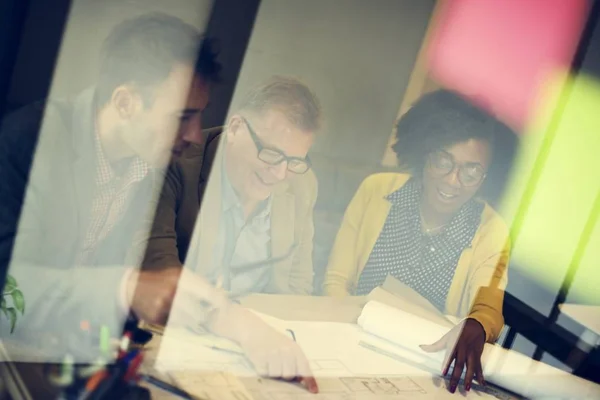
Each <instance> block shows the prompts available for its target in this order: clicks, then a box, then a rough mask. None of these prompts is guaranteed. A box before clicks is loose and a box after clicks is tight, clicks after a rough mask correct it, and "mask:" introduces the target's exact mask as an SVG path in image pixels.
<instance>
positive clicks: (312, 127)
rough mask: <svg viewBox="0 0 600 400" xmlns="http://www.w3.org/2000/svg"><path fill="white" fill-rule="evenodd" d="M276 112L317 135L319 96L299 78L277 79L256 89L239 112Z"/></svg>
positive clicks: (319, 114)
mask: <svg viewBox="0 0 600 400" xmlns="http://www.w3.org/2000/svg"><path fill="white" fill-rule="evenodd" d="M273 109H275V110H277V111H280V112H281V113H283V115H285V117H286V118H287V119H288V120H289V121H290V122H291V123H293V124H294V125H295V126H297V127H298V128H300V129H301V130H303V131H306V132H316V131H318V130H319V128H320V126H321V105H320V104H319V100H318V99H317V96H316V95H315V94H314V93H313V92H312V91H311V90H310V89H309V88H308V87H307V86H306V85H305V84H303V83H302V82H300V81H299V80H298V79H296V78H292V77H286V76H274V77H272V78H271V79H269V80H267V81H266V82H264V83H263V84H261V85H259V86H257V87H255V88H253V89H252V90H251V91H250V92H249V93H248V94H247V95H246V97H245V98H244V99H243V101H242V103H241V104H240V107H239V110H240V111H241V112H243V111H249V112H255V113H260V114H262V113H264V112H266V111H268V110H273Z"/></svg>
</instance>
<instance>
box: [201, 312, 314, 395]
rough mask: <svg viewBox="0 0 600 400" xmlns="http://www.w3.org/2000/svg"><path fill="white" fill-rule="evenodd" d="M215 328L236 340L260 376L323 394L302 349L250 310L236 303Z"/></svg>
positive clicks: (219, 318)
mask: <svg viewBox="0 0 600 400" xmlns="http://www.w3.org/2000/svg"><path fill="white" fill-rule="evenodd" d="M211 329H212V330H213V332H215V333H216V334H219V335H222V336H225V337H228V338H229V339H232V340H234V341H236V342H237V343H238V344H239V345H240V346H241V347H242V349H243V350H244V353H245V354H246V356H247V357H248V359H249V360H250V362H252V364H253V365H254V368H255V369H256V371H257V372H258V374H259V375H262V376H265V377H269V378H275V379H285V380H299V381H300V382H302V383H303V384H304V385H305V386H306V388H307V389H308V391H309V392H311V393H317V392H318V391H319V388H318V386H317V382H316V380H315V378H314V376H313V374H312V372H311V370H310V366H309V363H308V360H307V359H306V357H305V356H304V353H303V352H302V349H301V348H300V346H298V344H297V343H296V342H294V341H293V340H292V339H291V338H289V337H288V336H286V335H283V334H281V333H279V332H277V331H276V330H275V329H273V328H271V327H270V326H269V325H267V324H266V323H265V322H264V321H263V320H262V319H260V318H259V317H257V316H256V315H255V314H253V313H252V312H250V311H248V310H247V309H245V308H243V307H241V306H239V305H237V304H232V305H231V306H230V307H228V309H227V310H226V312H224V313H220V315H218V317H217V318H216V319H215V320H214V321H213V323H212V326H211Z"/></svg>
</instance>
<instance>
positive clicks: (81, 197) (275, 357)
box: [0, 14, 316, 390]
mask: <svg viewBox="0 0 600 400" xmlns="http://www.w3.org/2000/svg"><path fill="white" fill-rule="evenodd" d="M200 43H201V37H200V36H199V34H198V33H197V31H196V30H195V29H194V28H193V27H191V26H189V25H187V24H185V23H183V22H182V21H181V20H179V19H177V18H174V17H171V16H168V15H164V14H151V15H146V16H142V17H138V18H134V19H132V20H127V21H124V22H122V23H120V24H119V25H118V26H117V27H115V29H114V30H113V31H112V33H111V34H110V35H109V37H108V38H107V40H106V42H105V44H104V47H103V54H102V63H101V65H100V75H99V79H98V82H97V85H96V86H95V87H94V88H91V89H89V90H86V91H84V93H82V94H81V95H80V96H78V97H77V99H75V101H54V100H50V101H48V102H47V103H46V104H45V106H44V105H40V104H35V105H33V106H28V107H25V108H24V109H22V110H20V111H17V112H16V113H15V114H13V115H11V116H10V117H8V118H6V120H5V121H4V122H3V125H2V132H1V134H0V154H1V157H0V182H1V185H0V198H2V203H1V206H0V219H1V220H0V230H1V231H0V261H1V262H2V263H3V264H9V266H10V268H9V273H10V274H11V275H12V276H13V277H14V278H15V279H16V281H17V283H18V286H19V289H20V290H21V292H22V293H23V295H24V300H25V304H26V308H25V312H24V315H23V316H22V318H20V320H19V321H18V322H17V325H16V328H15V330H14V332H12V327H11V329H8V325H9V324H5V323H2V326H0V333H1V334H2V337H3V339H10V340H11V341H12V342H14V341H16V342H18V343H19V345H20V346H22V345H23V344H25V345H27V346H30V347H33V348H36V349H37V350H39V352H36V353H37V354H41V355H42V356H43V357H45V359H44V361H60V360H62V357H64V355H65V354H66V353H67V352H68V353H71V354H72V355H73V356H75V357H76V361H79V362H89V361H93V359H94V358H95V357H96V356H97V352H96V351H95V350H94V349H96V348H97V347H96V346H94V345H93V343H91V342H89V340H88V341H86V338H87V334H88V333H86V332H81V329H80V325H81V323H82V321H86V323H87V324H89V325H90V326H91V328H92V330H94V331H95V332H93V333H97V332H98V331H99V330H100V328H101V327H102V326H106V327H108V328H109V330H110V331H111V333H112V334H113V335H119V333H120V331H121V329H122V326H123V322H124V319H125V317H126V315H127V313H128V312H129V309H130V307H131V310H132V311H133V313H134V314H135V315H136V316H137V317H139V318H142V319H144V320H147V321H149V322H156V323H164V322H165V321H166V318H167V316H168V314H169V311H170V309H171V305H172V303H173V300H174V296H175V293H176V292H177V295H178V298H179V299H183V300H184V301H185V302H186V303H187V304H186V305H187V307H186V309H188V310H189V314H188V317H190V318H192V317H193V318H195V319H196V321H197V322H199V323H204V324H205V325H207V326H208V327H209V328H210V329H212V330H213V331H215V333H217V334H221V335H224V336H227V337H229V338H231V339H234V340H236V341H238V342H239V343H240V344H241V345H242V347H243V348H244V349H245V350H246V351H247V353H248V355H249V357H250V359H251V360H252V361H253V362H254V363H255V364H256V365H258V366H259V367H260V368H263V370H265V369H266V372H271V371H275V374H280V375H276V376H282V375H281V374H284V373H285V374H286V375H285V376H288V375H287V374H294V375H293V376H298V375H302V376H308V375H310V370H309V368H308V364H307V362H306V359H305V358H304V356H303V355H302V353H301V351H300V350H299V348H298V347H297V346H296V345H295V343H293V342H292V341H291V340H289V339H287V338H286V337H285V336H283V335H280V334H279V333H277V332H275V331H274V330H272V329H270V328H269V327H268V326H266V325H265V324H264V323H263V322H262V321H260V320H259V319H258V318H257V317H255V316H254V315H252V313H250V312H249V311H246V310H244V309H242V308H241V307H239V306H238V305H236V304H231V303H230V302H229V300H228V299H227V298H226V297H225V296H223V295H222V294H221V293H220V292H218V291H215V289H214V288H212V287H211V286H210V285H209V284H208V283H207V282H206V281H205V280H203V279H201V278H200V277H198V276H196V275H195V274H192V273H189V272H188V271H183V272H182V271H181V269H164V270H160V271H142V272H139V271H137V270H136V268H135V266H136V265H138V264H139V261H141V260H140V258H139V257H140V255H142V253H140V252H139V251H138V252H137V254H136V252H135V251H133V252H132V244H133V238H134V237H136V235H137V234H138V232H139V231H140V230H142V231H144V230H146V231H147V230H148V229H149V225H148V222H147V221H148V220H149V218H148V216H147V214H151V213H152V212H153V211H154V210H153V208H154V206H155V204H156V202H155V200H154V201H153V198H154V199H156V197H157V195H158V192H159V191H160V185H161V183H162V180H161V179H160V178H161V176H163V174H162V172H161V169H162V168H164V166H165V165H166V163H167V161H168V159H169V158H170V157H171V156H172V155H176V154H177V153H179V152H181V151H183V149H184V148H185V147H186V142H195V143H200V142H201V141H202V132H201V126H200V115H201V113H202V110H203V109H204V108H205V107H206V104H207V102H208V86H209V84H210V83H211V82H212V81H214V80H216V78H217V72H218V69H219V66H218V64H217V63H216V62H215V59H214V54H213V52H212V51H210V49H209V48H207V47H206V46H205V47H202V48H201V49H200V51H199V45H200ZM198 53H199V54H200V58H199V59H198V58H197V56H198ZM34 155H35V157H34ZM136 258H137V259H136ZM129 266H131V267H129ZM202 304H204V305H205V306H204V309H203V308H202ZM2 322H4V321H2ZM240 327H244V329H241V328H240ZM6 343H9V342H6ZM12 356H13V359H14V360H16V361H19V360H20V361H27V357H28V356H27V355H22V354H12ZM36 360H37V361H39V358H38V359H36ZM263 372H264V371H263ZM307 384H308V386H309V389H312V390H316V384H315V383H314V380H310V378H309V379H308V380H307Z"/></svg>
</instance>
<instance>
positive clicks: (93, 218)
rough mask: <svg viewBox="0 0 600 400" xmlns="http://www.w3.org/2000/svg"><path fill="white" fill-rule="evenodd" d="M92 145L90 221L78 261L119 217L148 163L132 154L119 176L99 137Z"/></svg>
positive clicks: (82, 260) (81, 262)
mask: <svg viewBox="0 0 600 400" xmlns="http://www.w3.org/2000/svg"><path fill="white" fill-rule="evenodd" d="M94 142H95V149H96V159H97V166H96V195H95V197H94V200H93V202H92V210H91V213H90V225H89V226H88V230H87V233H86V236H85V238H84V241H83V249H82V252H81V254H80V257H79V262H78V264H79V265H85V264H87V263H89V259H90V257H91V256H92V255H93V254H94V252H95V250H96V248H97V247H98V245H99V244H100V243H101V242H102V240H104V239H105V238H106V236H107V235H108V234H109V233H110V232H111V230H112V229H113V228H114V227H115V225H116V224H117V223H119V221H120V219H121V218H122V217H123V214H124V212H125V210H126V209H127V207H128V206H129V202H130V201H131V198H132V196H133V194H134V193H135V188H136V186H137V183H139V182H140V181H141V180H142V179H144V178H145V177H146V175H147V174H148V170H149V167H148V164H147V163H146V162H144V161H142V160H141V159H140V158H138V157H136V158H134V159H133V160H132V161H131V162H130V164H129V165H128V166H127V169H126V170H125V173H124V174H123V175H122V176H117V175H116V173H115V171H114V169H113V167H112V166H111V165H110V163H109V162H108V160H107V159H106V156H105V155H104V151H103V150H102V145H101V144H100V139H99V138H98V135H97V134H96V135H95V137H94Z"/></svg>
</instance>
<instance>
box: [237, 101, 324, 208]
mask: <svg viewBox="0 0 600 400" xmlns="http://www.w3.org/2000/svg"><path fill="white" fill-rule="evenodd" d="M245 119H246V120H247V121H248V123H246V122H245V121H244V118H243V117H242V116H240V115H234V116H233V117H232V118H231V120H230V123H229V126H228V128H227V131H226V135H227V136H226V138H227V144H226V148H225V151H226V153H225V154H226V158H225V162H226V171H227V174H228V177H229V180H230V181H231V184H232V186H233V187H234V189H235V191H236V192H237V194H238V196H240V198H241V199H242V201H245V202H246V201H248V202H260V201H262V200H265V199H266V198H268V197H269V195H270V194H271V191H272V190H273V187H274V186H275V185H276V184H278V183H280V182H282V181H284V180H285V179H286V178H287V177H288V176H289V175H290V174H292V172H289V171H288V169H287V162H286V161H283V162H281V163H280V164H277V165H270V164H267V163H266V162H264V161H262V160H260V159H259V158H258V149H257V146H256V143H255V142H254V140H253V139H252V135H251V133H250V131H249V127H248V124H250V125H251V126H252V129H253V130H254V131H255V133H256V137H257V139H258V140H259V141H260V144H261V145H262V146H263V147H264V148H268V149H272V150H277V151H279V152H280V153H282V154H284V155H285V156H287V157H297V158H301V159H304V158H306V156H307V154H308V150H309V149H310V147H311V146H312V143H313V140H314V134H313V132H305V131H303V130H301V129H300V128H298V127H297V126H295V125H294V124H293V123H291V122H290V121H289V120H288V119H287V118H286V116H285V115H284V114H283V113H282V112H280V111H278V110H276V109H271V110H267V111H265V112H264V113H260V114H255V113H253V114H249V115H248V116H246V117H245Z"/></svg>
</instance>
